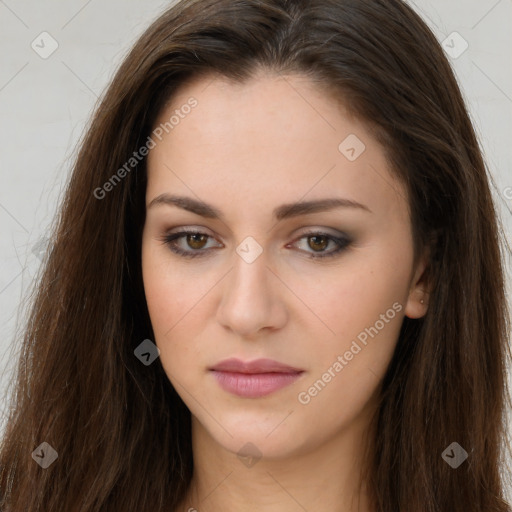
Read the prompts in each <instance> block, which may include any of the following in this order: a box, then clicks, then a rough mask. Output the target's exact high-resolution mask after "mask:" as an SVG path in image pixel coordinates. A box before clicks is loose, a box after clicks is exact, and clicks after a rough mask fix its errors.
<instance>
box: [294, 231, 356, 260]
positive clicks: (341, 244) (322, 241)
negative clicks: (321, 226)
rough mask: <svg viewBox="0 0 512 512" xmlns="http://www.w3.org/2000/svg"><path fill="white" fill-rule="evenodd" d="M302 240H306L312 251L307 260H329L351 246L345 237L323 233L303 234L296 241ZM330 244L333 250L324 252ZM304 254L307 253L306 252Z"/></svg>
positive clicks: (311, 232)
mask: <svg viewBox="0 0 512 512" xmlns="http://www.w3.org/2000/svg"><path fill="white" fill-rule="evenodd" d="M302 239H306V241H307V247H309V248H311V249H313V251H312V252H310V253H309V255H308V257H309V258H313V259H314V258H330V257H333V256H336V255H339V253H341V252H342V251H344V250H345V249H346V248H347V247H348V246H349V245H350V244H351V240H350V239H349V238H348V237H346V236H345V235H342V236H334V235H331V234H329V233H323V232H319V231H310V232H309V233H303V234H302V236H301V237H300V238H299V239H298V240H297V241H300V240H302ZM330 243H331V245H334V247H335V249H334V250H331V251H325V248H326V247H328V246H329V244H330ZM287 247H288V245H287ZM305 252H309V251H307V250H306V251H305Z"/></svg>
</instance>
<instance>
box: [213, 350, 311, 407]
mask: <svg viewBox="0 0 512 512" xmlns="http://www.w3.org/2000/svg"><path fill="white" fill-rule="evenodd" d="M209 370H210V371H211V372H212V374H213V376H214V377H215V379H216V380H217V382H218V383H219V385H220V387H221V388H222V389H224V390H225V391H227V392H229V393H232V394H234V395H237V396H241V397H245V398H259V397H262V396H265V395H269V394H270V393H273V392H275V391H277V390H279V389H281V388H284V387H285V386H288V385H289V384H291V383H292V382H294V381H296V380H297V379H298V378H299V377H300V376H301V375H302V373H303V372H304V370H301V369H299V368H294V367H292V366H288V365H285V364H283V363H279V362H278V361H274V360H272V359H256V360H254V361H248V362H244V361H241V360H240V359H235V358H231V359H226V360H224V361H221V362H220V363H218V364H216V365H215V366H213V367H211V368H209Z"/></svg>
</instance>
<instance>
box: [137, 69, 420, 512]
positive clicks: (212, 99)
mask: <svg viewBox="0 0 512 512" xmlns="http://www.w3.org/2000/svg"><path fill="white" fill-rule="evenodd" d="M191 96H193V97H194V98H196V99H197V101H198V105H197V106H196V107H195V108H194V109H193V110H192V111H191V112H190V114H188V115H187V116H185V117H184V119H181V120H180V122H179V124H178V125H176V126H174V128H173V129H172V130H170V131H169V133H167V134H164V135H165V136H164V137H163V138H162V141H157V144H156V146H155V147H154V148H153V149H152V150H151V151H150V154H149V155H148V184H147V192H146V208H147V216H146V223H145V226H144V232H143V240H142V267H143V269H142V270H143V279H144V287H145V293H146V299H147V304H148V308H149V313H150V317H151V322H152V326H153V330H154V335H155V343H156V345H157V346H158V348H159V349H160V361H161V363H162V365H163V367H164V369H165V372H166V374H167V376H168V377H169V380H170V382H171V383H172V384H173V386H174V387H175V388H176V390H177V391H178V393H179V394H180V396H181V397H182V399H183V401H184V402H185V403H186V405H187V406H188V408H189V409H190V411H191V414H192V441H193V452H194V468H195V469H194V476H193V480H192V484H191V488H190V492H189V494H188V496H187V497H186V499H185V500H184V501H183V503H182V504H181V505H180V506H179V507H178V508H177V509H176V510H180V511H181V510H183V511H186V510H189V509H190V508H193V509H197V510H199V511H203V510H204V511H208V512H217V511H219V512H220V511H222V512H225V511H226V510H237V511H260V510H265V511H268V512H274V511H275V512H277V511H279V512H288V511H299V510H304V509H305V510H326V511H327V510H328V511H340V512H341V511H343V512H346V511H355V510H358V507H359V510H360V511H361V512H365V511H370V510H371V509H370V508H369V504H368V501H367V497H366V492H365V486H364V482H362V481H361V480H360V478H359V476H358V475H359V473H358V471H359V469H360V468H361V462H362V451H363V448H364V444H363V443H364V441H365V439H368V437H369V433H368V432H367V429H368V424H369V421H370V418H371V416H372V414H373V413H374V412H375V410H376V399H377V397H378V392H379V389H380V385H381V382H382V378H383V376H384V374H385V371H386V369H387V367H388V365H389V362H390V360H391V357H392V355H393V351H394V349H395V346H396V342H397V339H398V334H399V331H400V326H401V324H402V321H403V318H404V316H405V315H406V316H408V317H410V318H419V317H421V316H423V315H424V314H425V313H426V309H427V295H426V291H425V287H424V270H425V266H426V263H427V261H426V256H425V255H422V257H421V258H419V260H418V263H417V265H416V266H414V262H413V239H412V228H411V221H410V217H409V210H408V204H407V199H406V198H407V194H406V190H405V188H404V187H403V186H402V184H401V183H399V182H398V181H397V180H396V179H395V177H394V175H393V174H392V172H391V170H390V168H389V167H388V164H387V162H386V159H385V157H384V151H383V148H382V147H381V146H380V145H379V144H378V143H377V141H376V140H375V139H374V138H372V137H371V135H370V133H369V131H368V130H367V129H366V128H365V126H364V125H363V124H362V123H361V122H360V121H358V120H357V119H354V118H352V117H351V116H349V115H348V113H347V112H346V111H345V109H344V108H343V106H342V105H338V104H337V103H336V102H335V100H334V98H332V97H330V96H329V95H327V94H325V92H323V91H321V90H320V89H319V88H318V85H315V84H314V83H312V82H310V81H309V80H308V79H307V78H305V77H302V76H300V75H287V76H279V75H274V74H270V73H268V72H259V73H258V74H257V75H256V76H255V77H253V78H252V79H251V80H250V81H247V82H246V83H244V84H234V83H231V82H229V81H228V80H227V79H225V78H222V77H218V76H215V75H212V76H208V77H203V78H200V79H195V80H194V81H192V82H189V83H187V84H185V85H184V86H183V87H182V88H181V89H180V90H179V91H178V93H177V94H175V95H174V96H173V98H172V101H171V102H170V103H169V104H168V105H167V106H166V107H165V109H164V110H163V111H162V113H161V115H160V117H159V119H158V121H157V124H159V123H160V122H165V121H166V120H168V119H169V118H170V116H171V115H172V114H173V112H174V110H175V109H179V108H180V107H181V106H182V105H184V104H186V102H187V100H188V99H189V98H190V97H191ZM349 134H356V135H357V137H358V138H359V139H360V140H361V141H363V142H364V144H365V146H366V149H365V151H364V152H363V153H362V154H360V156H359V157H358V158H356V160H354V161H349V160H348V159H347V158H346V157H345V156H344V154H342V153H341V152H340V151H339V149H338V146H339V144H340V143H341V142H342V141H343V140H344V139H345V138H346V137H347V136H348V135H349ZM163 193H172V194H176V195H183V196H187V197H191V198H193V199H201V200H203V201H205V202H207V203H209V204H211V205H213V206H214V207H216V208H217V209H219V210H221V211H222V213H223V215H224V219H223V220H219V219H210V218H206V217H203V216H200V215H198V214H195V213H192V212H190V211H186V210H184V209H181V208H179V207H177V206H174V205H168V204H156V205H153V206H151V207H150V206H149V205H150V203H151V201H152V200H153V199H154V198H156V197H157V196H159V195H160V194H163ZM330 197H341V198H347V199H350V200H352V201H357V202H359V203H362V204H363V205H365V206H366V207H367V208H368V209H369V210H370V211H366V210H364V209H362V208H350V207H343V208H337V209H333V210H330V211H324V212H317V213H309V214H306V215H302V216H300V217H296V218H289V219H283V220H281V221H276V220H275V219H273V218H272V211H273V209H274V208H275V207H277V206H280V205H282V204H283V203H292V202H297V201H301V200H302V201H305V200H313V199H321V198H330ZM180 228H186V229H189V228H190V229H196V230H198V231H200V232H202V233H205V234H207V235H209V237H210V238H208V237H206V238H199V239H197V238H196V239H194V238H193V237H192V239H190V238H189V239H188V243H187V237H186V236H185V237H182V238H181V239H179V240H178V241H176V242H175V244H176V245H178V247H180V248H182V249H183V250H186V251H188V252H194V251H196V252H198V251H199V252H200V251H203V253H204V254H205V255H204V256H202V257H201V256H200V257H196V258H193V259H187V258H185V257H183V256H180V255H177V254H174V253H173V252H172V251H171V249H170V246H169V245H166V244H165V243H163V242H162V238H163V237H164V236H165V235H166V234H167V233H169V232H170V231H172V232H173V233H176V232H179V231H181V229H180ZM310 229H311V230H313V231H314V230H316V231H317V232H318V231H320V232H327V233H328V234H332V235H334V236H336V235H340V234H343V233H345V234H346V235H348V236H349V237H351V240H352V241H351V243H350V244H349V245H348V246H347V247H346V248H344V249H343V250H342V251H341V252H339V253H338V254H337V255H335V256H334V257H332V258H325V259H323V260H322V259H311V258H309V256H310V255H311V254H313V255H314V254H318V253H322V252H324V253H329V252H332V251H334V250H335V249H336V248H337V247H338V246H337V245H336V242H334V241H332V240H331V241H329V239H320V240H319V239H315V238H314V237H313V238H311V236H312V235H309V238H308V236H306V235H304V234H303V233H305V232H307V231H308V230H310ZM248 236H251V237H253V238H254V239H255V240H256V241H257V243H258V244H259V245H260V246H261V248H262V249H263V252H262V253H261V254H260V255H259V256H258V257H257V258H256V259H255V260H254V261H253V262H252V263H247V262H246V261H245V260H244V259H243V258H242V257H241V256H240V255H239V254H238V253H237V252H236V248H237V247H238V246H239V245H240V244H241V243H242V241H244V239H245V238H246V237H248ZM208 251H209V252H208ZM422 299H423V300H424V304H422V303H421V302H420V301H421V300H422ZM394 303H398V304H399V305H400V308H401V310H400V311H399V312H396V315H395V316H394V318H393V319H388V321H387V322H386V323H385V326H384V328H382V329H380V330H379V331H378V334H377V335H375V336H374V337H373V338H371V337H368V342H367V345H366V346H363V345H361V344H359V345H360V346H362V350H361V351H359V352H358V353H357V355H354V356H353V358H352V359H351V360H350V361H345V362H347V365H346V366H344V367H343V369H342V371H338V372H334V375H335V376H334V377H332V378H331V380H330V382H328V383H327V384H326V385H325V387H324V388H323V389H322V390H321V391H320V392H318V393H317V394H316V396H313V397H311V396H310V401H309V402H308V403H307V404H304V403H300V402H299V400H298V396H299V393H301V392H304V391H307V390H308V389H309V388H310V387H311V386H312V384H313V383H314V382H315V381H317V380H318V379H321V378H322V375H323V374H325V372H326V371H327V370H328V369H329V368H332V366H333V363H334V362H335V361H336V360H337V358H338V356H340V355H341V356H343V354H345V353H346V352H347V351H348V350H349V349H350V347H351V344H352V342H353V341H354V340H356V339H357V336H358V334H360V333H361V332H362V331H364V330H365V328H369V327H370V326H374V325H375V324H376V321H377V320H379V319H380V318H381V315H382V314H385V313H386V311H388V310H389V309H390V308H392V305H393V304H394ZM386 318H387V317H386ZM228 357H238V358H240V359H243V360H253V359H257V358H260V357H267V358H271V359H274V360H277V361H279V362H282V363H285V364H288V365H291V366H293V367H296V368H300V369H303V370H304V373H303V374H302V375H301V377H300V378H299V379H298V380H297V381H295V382H293V383H292V384H291V385H289V386H287V387H285V388H282V389H280V390H278V391H276V392H274V393H272V394H270V395H267V396H265V397H262V398H242V397H238V396H235V395H232V394H230V393H228V392H226V391H224V390H223V389H221V388H220V387H219V385H218V384H217V381H216V380H215V379H214V378H213V376H212V374H211V372H209V370H208V368H209V367H211V366H212V365H213V364H215V363H217V362H219V361H221V360H223V359H226V358H228ZM331 375H332V370H331ZM247 442H251V443H252V444H253V445H254V446H256V447H257V450H258V452H259V454H261V458H259V459H257V457H256V458H255V459H254V460H253V462H254V461H255V463H253V464H252V465H249V464H248V463H247V462H246V463H244V462H243V461H242V460H241V458H240V457H238V456H237V453H238V452H239V450H240V449H241V448H242V447H243V446H244V445H245V444H246V443H247ZM256 459H257V460H256ZM359 484H362V490H361V492H359V487H358V486H359ZM320 490H321V492H319V491H320Z"/></svg>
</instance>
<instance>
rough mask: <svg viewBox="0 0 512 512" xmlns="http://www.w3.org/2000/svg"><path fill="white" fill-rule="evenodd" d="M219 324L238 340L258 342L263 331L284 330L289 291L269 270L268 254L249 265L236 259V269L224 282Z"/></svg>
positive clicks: (238, 258) (273, 272)
mask: <svg viewBox="0 0 512 512" xmlns="http://www.w3.org/2000/svg"><path fill="white" fill-rule="evenodd" d="M223 281H224V283H223V285H222V286H223V288H222V298H221V301H220V304H219V307H218V310H217V321H218V322H219V323H220V324H221V325H222V326H223V327H225V328H227V329H229V330H231V331H233V333H235V334H236V335H237V336H239V337H244V338H254V337H256V336H258V335H260V334H261V333H260V331H262V330H264V329H265V330H269V331H273V330H276V329H280V328H282V327H283V326H284V325H285V324H286V322H287V320H288V313H287V308H286V306H285V301H284V298H285V297H284V294H285V292H286V287H285V286H284V285H283V283H282V282H281V280H280V279H279V278H278V277H277V276H276V275H275V271H273V270H271V269H270V268H269V267H268V262H267V258H266V256H265V252H263V253H262V254H261V255H260V256H259V257H258V258H257V259H256V260H255V261H253V262H252V263H247V262H246V261H244V259H242V258H241V257H239V256H238V255H236V257H235V258H234V268H233V269H232V270H231V271H230V272H229V274H228V276H227V278H226V279H224V280H223Z"/></svg>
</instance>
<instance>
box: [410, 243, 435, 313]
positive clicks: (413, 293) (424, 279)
mask: <svg viewBox="0 0 512 512" xmlns="http://www.w3.org/2000/svg"><path fill="white" fill-rule="evenodd" d="M429 258H430V251H429V250H428V249H426V250H425V251H424V253H423V256H422V257H421V258H420V260H419V261H418V264H417V265H416V269H415V271H414V276H413V278H412V280H411V286H410V288H409V296H408V298H407V303H406V305H405V316H407V317H409V318H421V317H423V316H425V314H426V313H427V310H428V299H429V297H430V293H429V283H428V275H427V274H428V263H429Z"/></svg>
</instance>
